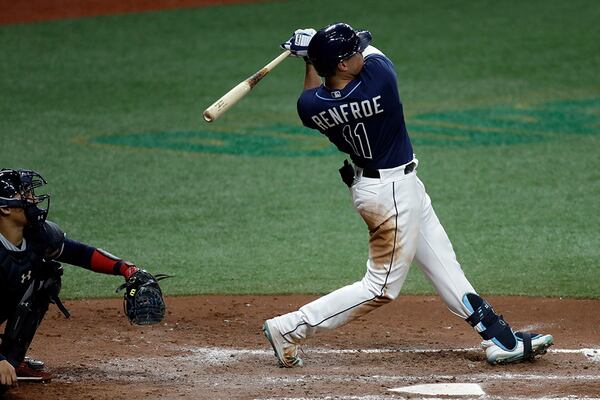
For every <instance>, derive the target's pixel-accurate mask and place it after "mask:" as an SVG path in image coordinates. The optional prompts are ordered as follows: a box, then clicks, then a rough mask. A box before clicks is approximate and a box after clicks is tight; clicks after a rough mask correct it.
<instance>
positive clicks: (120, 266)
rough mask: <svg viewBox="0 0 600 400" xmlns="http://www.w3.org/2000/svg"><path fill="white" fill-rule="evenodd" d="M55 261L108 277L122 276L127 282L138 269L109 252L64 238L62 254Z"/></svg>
mask: <svg viewBox="0 0 600 400" xmlns="http://www.w3.org/2000/svg"><path fill="white" fill-rule="evenodd" d="M56 261H59V262H65V263H67V264H71V265H75V266H78V267H83V268H86V269H89V270H92V271H94V272H99V273H102V274H109V275H122V276H123V277H124V278H125V279H126V280H128V279H129V278H130V277H131V276H132V275H133V274H135V273H136V272H137V271H138V270H139V268H138V267H136V266H135V265H134V264H133V263H131V262H129V261H126V260H123V259H121V258H119V257H117V256H114V255H112V254H110V253H109V252H107V251H105V250H102V249H99V248H96V247H92V246H89V245H87V244H84V243H80V242H77V241H75V240H72V239H69V238H65V240H64V242H63V247H62V252H61V253H60V254H59V256H58V257H56Z"/></svg>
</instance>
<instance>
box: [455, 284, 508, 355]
mask: <svg viewBox="0 0 600 400" xmlns="http://www.w3.org/2000/svg"><path fill="white" fill-rule="evenodd" d="M463 304H464V305H465V306H466V307H467V309H468V310H469V311H470V312H471V315H470V316H469V317H468V318H467V319H466V321H467V322H468V323H469V324H471V326H472V327H473V328H475V330H476V331H477V332H478V333H479V335H480V336H481V337H482V338H483V340H490V341H492V342H493V343H494V344H495V345H496V346H498V347H500V348H501V349H503V350H505V351H511V350H514V349H515V348H516V346H517V339H516V337H515V334H514V333H513V331H512V329H511V328H510V325H508V323H506V321H504V317H502V315H498V314H496V312H495V311H494V309H493V308H492V306H491V305H490V304H489V303H488V302H487V301H485V300H484V299H482V298H481V297H479V296H478V295H476V294H475V293H467V294H465V295H464V296H463Z"/></svg>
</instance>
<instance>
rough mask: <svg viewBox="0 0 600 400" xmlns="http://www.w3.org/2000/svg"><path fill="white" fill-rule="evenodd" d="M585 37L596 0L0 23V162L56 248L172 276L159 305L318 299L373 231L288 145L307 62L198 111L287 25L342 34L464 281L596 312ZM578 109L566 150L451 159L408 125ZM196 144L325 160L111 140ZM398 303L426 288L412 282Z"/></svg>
mask: <svg viewBox="0 0 600 400" xmlns="http://www.w3.org/2000/svg"><path fill="white" fill-rule="evenodd" d="M599 20H600V4H599V3H598V2H596V1H593V0H588V1H583V0H572V1H567V2H566V1H564V0H536V1H528V2H522V1H516V0H511V1H502V2H496V1H488V0H485V1H478V2H466V1H463V2H449V1H442V0H438V1H429V2H421V1H417V0H414V1H413V0H411V1H401V2H399V1H377V2H372V4H369V5H368V6H367V4H366V3H365V2H364V1H356V0H346V1H302V2H297V1H291V2H287V1H282V2H276V3H262V4H256V5H234V6H220V7H209V8H200V9H192V10H176V11H165V12H152V13H140V14H129V15H120V16H103V17H94V18H84V19H77V20H64V21H53V22H46V23H37V24H20V25H8V26H0V77H1V78H0V139H1V140H0V146H1V147H0V164H1V165H2V166H4V167H26V168H32V169H36V170H39V171H40V172H41V173H42V174H43V175H44V176H45V177H46V178H47V179H48V181H49V182H50V191H51V193H52V195H53V197H52V208H51V219H53V220H54V221H56V222H58V223H59V224H60V225H61V226H62V227H63V228H64V229H65V230H66V231H67V233H68V234H69V236H70V237H72V238H74V239H78V240H81V241H84V242H87V243H90V244H93V245H96V246H99V247H102V248H105V249H107V250H109V251H111V252H113V253H115V254H118V255H120V256H122V257H124V258H126V259H128V260H131V261H134V262H136V263H138V264H139V265H142V266H146V267H147V268H148V269H150V270H151V271H153V272H163V273H170V274H174V275H176V276H177V277H176V278H174V279H171V280H168V281H165V282H164V285H163V286H164V289H165V292H166V293H167V294H169V295H175V294H194V293H197V294H206V293H323V292H327V291H330V290H332V289H335V288H337V287H339V286H342V285H344V284H347V283H350V282H353V281H355V280H358V279H360V277H361V276H362V274H363V271H364V263H365V260H366V254H367V237H368V236H367V231H366V229H365V227H364V225H363V223H362V221H361V220H360V218H359V217H358V215H356V213H355V212H354V210H353V209H352V207H351V204H350V200H349V196H348V193H347V190H346V189H345V186H344V185H343V184H342V183H341V182H340V181H339V178H338V175H337V168H338V164H340V162H341V160H342V159H343V157H342V156H341V155H340V154H336V153H335V152H333V151H330V150H331V149H330V148H328V147H327V146H328V144H327V141H326V139H324V138H319V137H317V136H316V135H311V134H310V133H307V132H305V131H301V130H298V128H299V121H298V119H297V116H296V114H295V102H296V98H297V95H298V94H299V91H300V89H301V85H302V74H303V63H302V62H300V61H298V60H293V59H291V60H287V61H286V62H284V63H283V64H281V65H280V67H278V68H277V69H276V70H275V71H273V72H272V73H271V74H270V75H269V76H268V77H267V78H266V79H265V80H264V81H263V82H261V84H260V85H259V86H258V87H257V88H256V89H255V90H254V92H253V93H252V94H251V95H250V96H249V97H248V98H246V99H244V100H243V101H242V102H240V103H239V104H238V105H236V107H235V108H234V109H232V110H231V111H230V112H229V113H228V114H226V115H225V116H224V117H223V118H222V119H220V120H218V121H217V122H215V123H214V124H211V125H208V124H206V123H205V122H204V121H203V120H202V116H201V112H202V110H203V109H204V108H205V107H207V106H208V105H210V104H211V103H212V102H213V101H214V100H215V99H216V98H218V97H219V96H221V95H222V94H223V93H224V92H225V91H226V90H228V89H229V88H231V87H232V86H233V85H234V84H236V83H237V82H239V81H240V80H242V79H244V78H246V77H247V76H248V75H250V74H251V73H252V72H254V71H255V70H257V69H258V68H260V67H262V66H263V65H264V64H265V63H266V62H267V61H269V60H270V59H272V58H273V57H274V56H275V55H277V54H278V49H277V46H278V44H279V43H280V42H281V41H283V40H285V39H286V38H287V37H288V36H289V35H290V34H291V32H292V31H293V30H294V29H295V28H297V27H306V26H314V27H317V28H318V27H320V26H323V25H326V24H328V23H330V22H336V21H346V22H349V23H350V24H352V25H354V26H355V27H360V28H366V29H369V30H371V32H372V33H373V37H374V45H376V46H377V47H379V48H380V49H382V50H383V51H384V52H386V53H387V54H388V56H389V57H390V58H391V59H392V61H394V63H395V64H396V67H397V70H398V75H399V86H400V89H401V96H402V99H403V102H404V104H405V112H406V116H407V123H408V126H409V129H410V130H411V132H412V136H413V139H414V142H415V151H416V152H417V154H418V157H419V159H420V162H421V164H420V167H419V176H420V177H421V179H422V180H423V181H424V182H425V184H426V185H427V188H428V192H429V194H430V195H431V197H432V199H433V201H434V206H435V208H436V210H437V213H438V215H439V217H440V219H441V221H442V223H443V224H444V226H445V228H446V230H447V231H448V233H449V236H450V238H451V240H452V242H453V244H454V247H455V250H456V251H457V253H458V256H459V260H460V261H461V263H462V265H463V268H464V270H465V272H466V274H467V276H468V277H469V278H470V280H471V281H472V283H473V284H474V286H475V287H476V288H478V290H479V291H480V292H482V293H485V294H519V295H547V296H576V297H598V296H600V274H599V266H600V262H599V259H600V250H599V249H600V228H599V227H600V206H599V198H600V172H599V171H600V161H599V159H600V157H599V154H600V151H599V145H600V135H599V134H598V133H599V132H600V105H599V102H598V99H600V74H599V71H600V40H598V39H599V38H600V28H599V25H598V21H599ZM588 100H589V101H590V104H591V106H590V107H588V108H586V109H585V110H584V115H585V116H586V117H587V120H586V122H585V127H586V128H585V129H584V130H583V131H577V132H575V133H574V132H570V131H569V129H567V128H564V127H563V126H562V125H561V124H557V125H556V126H554V124H553V123H552V124H547V125H552V126H546V127H545V128H544V129H542V130H539V129H538V131H535V130H534V131H532V130H531V129H529V128H528V125H527V123H524V124H521V125H518V126H516V127H515V126H509V127H508V128H505V129H501V131H500V133H499V134H500V135H509V136H510V135H512V134H514V135H517V136H518V137H522V138H529V139H531V140H524V141H518V140H516V141H511V140H507V141H505V142H503V141H502V140H501V141H500V143H487V144H485V143H483V144H477V143H467V144H461V143H460V140H458V143H455V144H453V142H454V141H456V140H457V138H456V137H453V136H452V134H450V135H449V136H448V134H446V136H445V138H446V139H447V140H446V141H445V142H444V141H442V142H436V141H433V142H431V141H429V142H428V140H427V138H428V134H429V135H430V134H431V132H429V133H428V129H423V128H422V127H421V128H420V124H421V125H422V122H420V118H423V117H422V116H423V115H427V114H431V113H439V112H444V113H450V115H460V113H461V112H465V111H468V110H473V109H482V110H484V111H483V114H487V113H489V112H492V113H493V112H494V110H502V107H508V108H510V109H531V108H536V107H538V108H539V107H544V105H547V104H551V103H554V102H573V101H588ZM565 110H566V111H565ZM561 112H562V114H560V115H562V117H561V118H562V119H565V120H569V119H570V115H571V110H570V109H569V108H568V107H567V108H565V107H563V108H562V109H561ZM453 113H454V114H453ZM457 113H459V114H457ZM549 113H550V114H549V115H550V116H551V115H552V113H553V111H552V110H550V112H549ZM578 115H579V116H580V117H581V112H579V114H578ZM578 118H579V117H578ZM469 120H470V117H469V116H467V117H465V118H463V121H462V122H461V124H463V125H464V124H466V125H467V126H470V127H471V128H473V127H472V126H471V125H472V124H471V125H470V122H469ZM527 121H528V120H527V116H524V117H523V119H522V121H521V122H527ZM538 122H539V121H538ZM438 123H439V124H441V125H442V126H445V125H444V124H445V123H444V122H443V121H442V122H439V121H438ZM447 124H450V126H452V124H453V123H452V122H448V123H447ZM447 124H446V125H447ZM454 125H456V123H454ZM567 125H568V124H567ZM274 127H275V128H274ZM277 127H280V128H277ZM488 128H489V127H485V126H483V127H482V126H475V127H474V128H473V129H475V131H476V132H483V134H485V133H486V132H488V133H489V129H491V131H493V130H494V127H493V126H492V127H491V128H489V129H488ZM286 129H287V130H288V131H289V132H288V131H286ZM197 131H212V132H215V133H219V134H222V135H237V136H235V137H238V136H241V137H242V138H245V137H247V136H252V135H255V134H256V133H257V132H259V133H260V132H266V131H268V132H269V133H268V134H269V135H271V137H273V136H274V137H278V136H281V137H296V138H300V139H301V140H305V141H306V140H307V141H308V142H307V143H308V145H307V146H308V148H317V149H318V150H319V151H322V152H323V153H324V154H325V155H315V156H313V155H302V154H307V153H306V152H304V153H302V154H301V155H297V154H291V153H286V152H282V153H281V155H273V154H262V155H261V154H219V153H208V152H198V151H192V150H193V149H194V147H193V146H194V144H202V143H204V144H206V142H207V140H208V141H209V142H210V141H212V142H214V141H215V140H218V139H215V137H218V135H217V136H215V135H213V136H211V137H212V139H210V138H209V139H206V137H200V138H199V137H193V136H192V137H191V138H185V137H184V138H183V139H181V138H180V139H177V140H179V141H181V140H183V142H184V143H183V145H182V144H181V143H179V145H178V146H175V147H171V148H175V150H170V149H169V148H167V147H165V146H162V148H157V147H152V146H150V147H139V146H138V147H131V146H125V145H123V144H119V143H118V139H115V138H119V137H122V136H124V135H125V136H126V135H131V134H135V135H137V137H141V138H149V137H150V138H151V137H152V135H156V134H157V133H160V132H197ZM459 131H460V130H459ZM278 132H279V133H278ZM146 134H148V135H150V136H145V135H146ZM294 135H296V136H294ZM106 137H109V138H112V139H111V140H112V142H110V140H109V141H108V143H107V142H106V141H105V142H103V140H104V139H105V138H106ZM507 137H508V136H507ZM538 137H541V139H539V140H537V139H536V138H538ZM103 138H104V139H103ZM459 139H460V138H459ZM244 143H245V142H243V141H242V142H241V143H240V147H241V148H244V146H245V145H244ZM302 143H304V142H302ZM250 145H252V146H254V148H255V150H256V148H258V149H260V143H258V144H256V143H254V142H252V143H250V144H248V146H250ZM186 146H188V147H186ZM248 149H250V147H248ZM258 152H259V153H260V151H258ZM240 153H244V150H240ZM66 269H67V272H66V278H65V282H64V284H63V288H64V289H63V290H64V296H65V297H70V298H78V297H102V296H112V295H114V291H113V288H114V287H115V286H116V285H117V284H119V283H120V282H121V280H120V279H119V278H117V277H111V276H100V275H98V274H94V273H89V272H88V271H83V270H80V269H78V268H72V267H66ZM403 292H404V293H431V292H432V288H431V286H430V285H429V283H427V282H426V281H425V279H424V278H423V277H422V275H421V273H420V272H419V271H418V270H417V269H413V271H411V274H410V276H409V279H408V280H407V282H406V284H405V287H404V289H403Z"/></svg>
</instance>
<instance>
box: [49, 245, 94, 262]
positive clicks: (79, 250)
mask: <svg viewBox="0 0 600 400" xmlns="http://www.w3.org/2000/svg"><path fill="white" fill-rule="evenodd" d="M94 250H95V248H94V247H90V246H88V245H87V244H83V243H80V242H77V241H75V240H71V239H65V242H64V245H63V250H62V253H61V254H60V255H59V256H58V257H57V258H56V261H59V262H64V263H67V264H71V265H75V266H77V267H83V268H86V269H91V261H92V255H93V254H94Z"/></svg>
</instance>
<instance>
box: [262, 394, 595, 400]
mask: <svg viewBox="0 0 600 400" xmlns="http://www.w3.org/2000/svg"><path fill="white" fill-rule="evenodd" d="M453 398H456V397H453ZM462 398H463V399H464V398H476V399H481V400H600V397H577V396H568V397H531V396H526V397H524V396H509V397H506V396H490V395H484V396H476V397H472V396H471V397H462ZM331 399H339V400H402V399H410V400H448V397H431V396H426V397H415V396H414V395H411V396H410V397H402V396H398V395H394V396H377V395H366V396H335V397H332V396H326V397H258V398H255V399H254V400H331Z"/></svg>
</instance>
